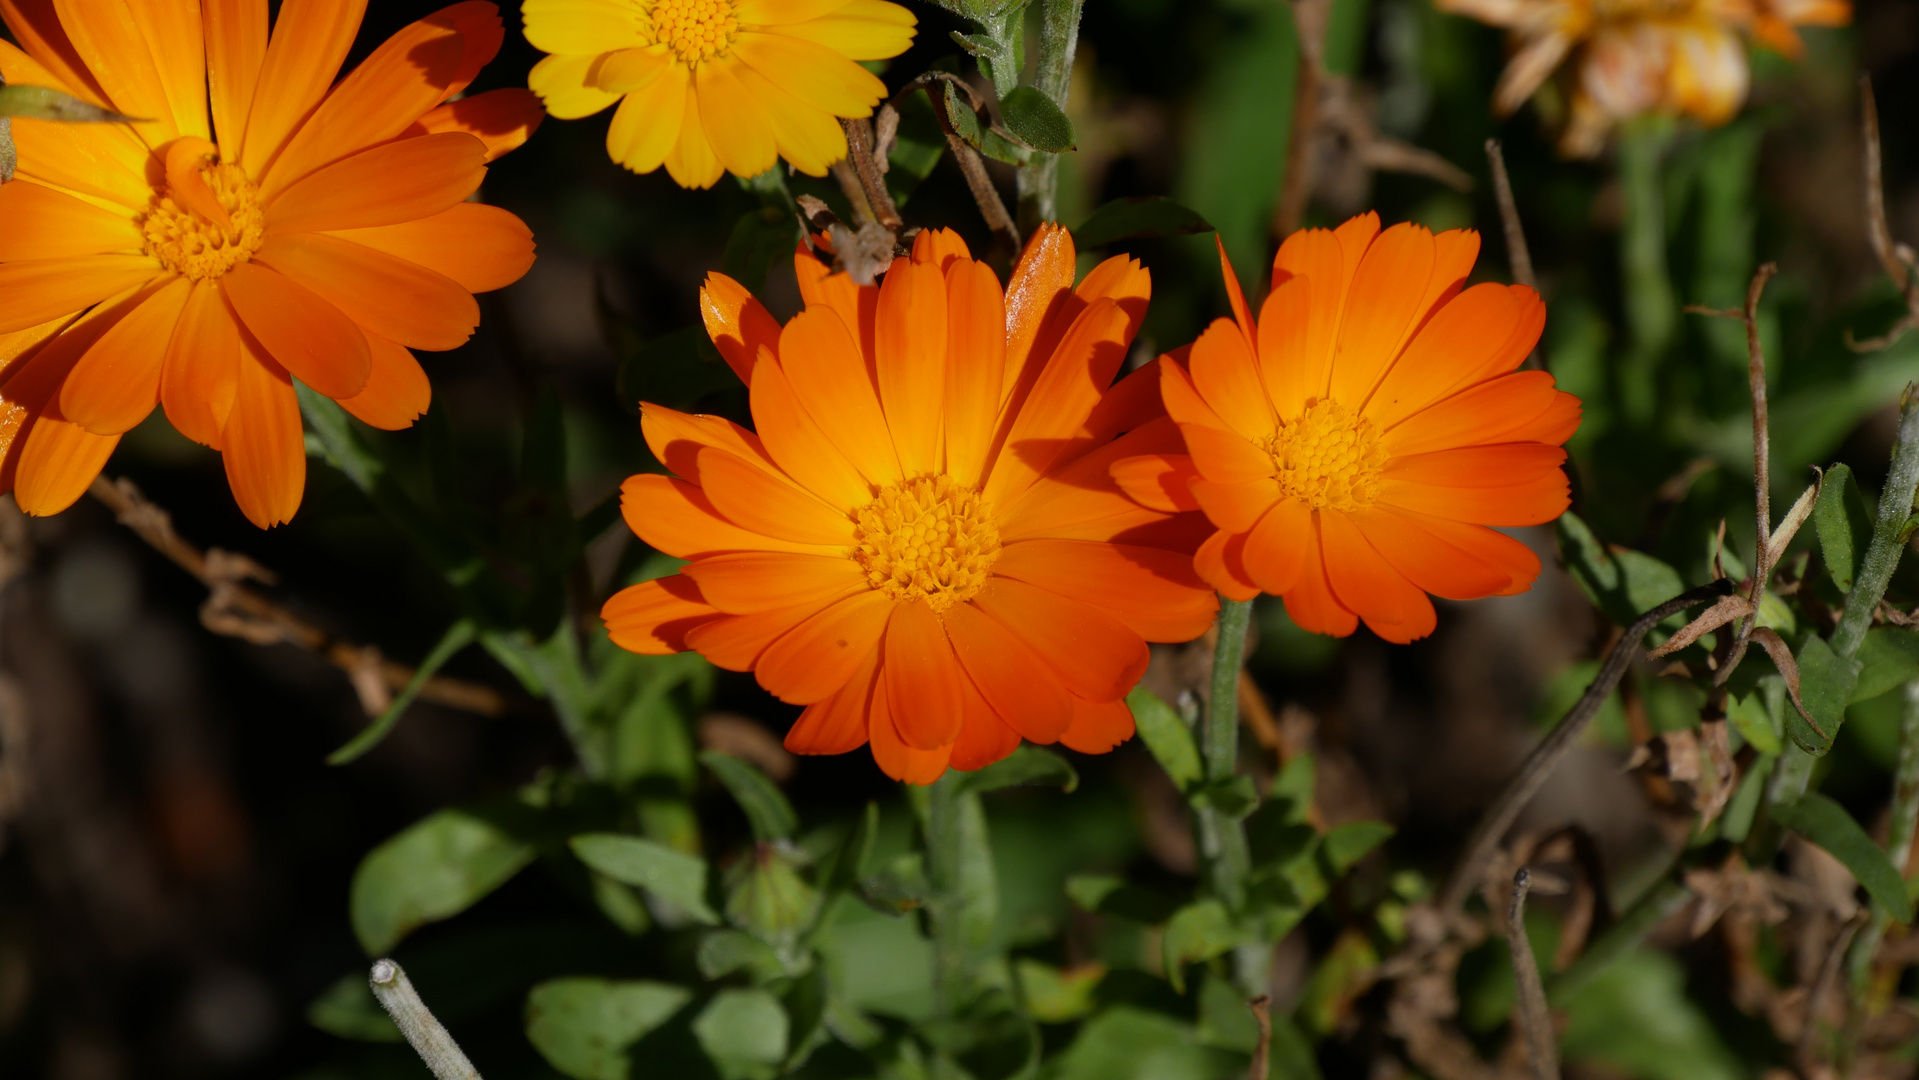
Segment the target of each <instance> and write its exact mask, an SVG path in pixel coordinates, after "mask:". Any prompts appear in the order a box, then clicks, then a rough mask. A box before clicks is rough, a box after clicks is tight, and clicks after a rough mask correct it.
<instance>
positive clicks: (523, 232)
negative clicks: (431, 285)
mask: <svg viewBox="0 0 1919 1080" xmlns="http://www.w3.org/2000/svg"><path fill="white" fill-rule="evenodd" d="M330 235H333V236H337V237H339V238H340V239H342V240H351V241H352V242H354V243H356V244H362V245H365V246H366V247H370V248H373V249H375V250H377V251H384V252H386V253H387V254H388V255H397V256H399V257H400V258H402V259H405V260H407V261H408V262H413V263H418V264H420V265H421V266H424V267H426V268H427V269H428V270H432V271H434V272H436V273H439V274H444V275H446V276H447V277H449V278H452V279H453V280H454V281H457V282H459V283H460V287H461V288H463V289H465V290H466V291H468V292H474V293H483V292H491V291H493V290H494V289H504V288H506V287H507V286H508V285H511V284H513V283H514V282H516V281H518V280H520V278H521V277H522V276H524V275H525V274H526V272H527V270H528V269H530V268H531V267H532V266H533V231H532V230H531V229H528V228H527V227H526V223H525V222H523V221H521V220H520V219H519V218H517V217H514V216H513V215H512V214H510V213H508V212H507V211H505V210H502V209H500V208H499V207H497V206H485V205H482V204H480V203H460V204H459V205H457V206H454V207H451V208H449V209H446V210H442V211H440V212H439V213H437V214H434V215H432V216H430V217H423V218H420V219H419V220H417V221H403V222H401V223H399V224H397V225H383V226H380V227H378V228H372V229H342V230H339V231H337V232H334V233H332V234H330Z"/></svg>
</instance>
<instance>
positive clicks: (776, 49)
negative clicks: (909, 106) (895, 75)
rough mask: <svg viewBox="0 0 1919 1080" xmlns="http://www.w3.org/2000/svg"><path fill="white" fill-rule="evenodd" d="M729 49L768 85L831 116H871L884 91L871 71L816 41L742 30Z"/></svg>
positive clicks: (884, 86)
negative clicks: (768, 82)
mask: <svg viewBox="0 0 1919 1080" xmlns="http://www.w3.org/2000/svg"><path fill="white" fill-rule="evenodd" d="M733 51H734V52H735V54H737V55H738V56H739V58H740V59H742V60H744V61H746V62H747V63H748V64H750V65H752V67H753V69H754V70H755V71H758V72H759V73H760V74H762V75H764V76H766V78H767V80H768V81H770V82H772V83H773V85H775V86H778V87H781V88H783V89H785V90H786V91H787V92H788V93H790V94H792V95H793V96H795V97H797V98H799V99H800V100H801V101H804V102H806V103H807V104H808V105H811V106H813V107H814V108H818V109H824V110H826V111H827V112H829V113H832V114H833V115H834V116H849V117H851V116H870V115H872V112H873V106H874V105H877V104H878V103H879V100H880V99H881V98H883V97H885V96H886V84H885V83H883V82H881V81H880V80H879V78H878V77H877V76H875V75H874V74H873V73H872V72H870V71H867V70H866V69H865V68H863V67H861V66H859V65H858V64H856V63H854V62H853V61H851V60H848V59H847V58H846V57H844V56H841V55H840V54H839V53H836V52H834V51H833V50H831V49H829V48H827V47H826V46H824V45H820V44H817V43H815V42H811V41H804V40H801V39H800V38H796V37H789V36H787V35H785V34H741V35H740V36H739V37H738V38H737V39H736V40H735V41H734V43H733Z"/></svg>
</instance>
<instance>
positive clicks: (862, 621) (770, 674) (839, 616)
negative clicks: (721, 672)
mask: <svg viewBox="0 0 1919 1080" xmlns="http://www.w3.org/2000/svg"><path fill="white" fill-rule="evenodd" d="M893 606H894V604H893V601H892V600H890V599H888V598H887V597H886V596H885V594H883V593H878V592H874V591H872V590H870V589H869V590H866V591H864V592H859V593H855V594H854V595H852V596H849V597H847V598H846V599H844V600H841V601H839V602H837V603H834V604H832V605H830V606H829V607H827V608H826V609H825V610H823V611H821V612H819V613H818V614H816V615H814V616H813V617H811V618H809V619H807V620H806V621H805V622H803V623H801V624H799V625H798V626H796V627H794V628H793V629H792V630H791V631H790V632H788V633H787V634H786V635H785V636H784V637H782V638H780V639H779V640H778V641H776V642H774V643H773V645H772V647H771V648H769V649H767V650H766V652H765V654H763V655H762V656H761V657H760V660H759V664H758V665H757V666H756V667H755V669H754V674H755V675H756V676H757V677H758V678H759V682H760V685H761V686H764V687H765V688H766V689H767V690H769V691H770V692H772V694H773V696H775V697H777V698H779V699H780V700H781V701H785V702H788V703H790V704H793V705H811V704H812V703H814V702H816V701H820V700H823V699H824V698H825V697H826V696H827V695H829V694H831V693H833V692H834V691H835V690H838V689H839V688H840V687H842V686H844V685H846V680H847V679H849V678H851V677H852V675H853V673H854V672H855V671H857V670H859V666H860V664H861V663H862V662H863V661H865V660H866V659H867V658H868V657H870V656H871V655H872V654H873V651H874V650H875V649H877V648H879V644H880V635H881V634H882V633H884V632H885V630H886V623H887V616H888V615H890V614H891V613H892V610H893Z"/></svg>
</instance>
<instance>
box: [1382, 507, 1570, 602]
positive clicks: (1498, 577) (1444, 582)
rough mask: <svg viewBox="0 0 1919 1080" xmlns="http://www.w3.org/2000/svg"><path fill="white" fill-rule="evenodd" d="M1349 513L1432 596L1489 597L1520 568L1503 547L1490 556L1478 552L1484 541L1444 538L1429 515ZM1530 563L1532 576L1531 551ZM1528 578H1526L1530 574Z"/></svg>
mask: <svg viewBox="0 0 1919 1080" xmlns="http://www.w3.org/2000/svg"><path fill="white" fill-rule="evenodd" d="M1350 516H1351V518H1352V522H1353V525H1354V526H1356V527H1357V528H1358V529H1359V531H1360V532H1361V533H1364V534H1365V536H1366V539H1367V540H1368V541H1369V542H1371V543H1372V545H1373V548H1374V549H1375V550H1377V551H1378V552H1379V554H1380V555H1381V556H1382V557H1384V558H1385V560H1386V561H1387V562H1388V563H1391V564H1392V566H1393V569H1395V570H1398V571H1399V572H1400V573H1401V574H1403V575H1405V577H1406V580H1408V581H1410V582H1412V583H1413V584H1414V585H1415V586H1417V587H1419V588H1420V589H1423V590H1425V591H1426V592H1429V593H1432V594H1433V595H1434V596H1443V597H1446V598H1447V599H1449V600H1477V599H1479V598H1480V597H1482V596H1493V595H1496V594H1498V593H1500V592H1503V591H1504V590H1505V589H1506V588H1507V587H1508V586H1510V585H1511V584H1512V583H1513V581H1514V579H1515V578H1516V577H1518V576H1519V575H1520V573H1521V572H1523V564H1521V565H1515V563H1516V562H1517V560H1515V559H1513V558H1512V556H1511V555H1508V554H1507V553H1505V552H1503V551H1502V552H1500V553H1499V554H1500V558H1499V559H1498V560H1497V561H1494V560H1488V559H1485V558H1482V557H1481V552H1482V551H1485V550H1486V545H1484V544H1480V545H1478V547H1477V550H1475V549H1474V548H1462V547H1458V546H1455V545H1454V544H1451V543H1449V542H1447V539H1446V538H1445V537H1444V536H1442V535H1439V534H1438V533H1437V532H1436V531H1435V530H1434V529H1432V528H1428V527H1426V523H1427V522H1429V521H1432V520H1433V519H1431V518H1423V517H1421V516H1420V515H1416V514H1409V513H1407V512H1405V511H1403V510H1394V509H1392V508H1391V507H1385V506H1375V507H1371V508H1369V509H1366V510H1360V511H1355V512H1354V513H1352V514H1351V515H1350ZM1446 524H1447V525H1450V526H1452V527H1453V528H1461V527H1462V526H1460V525H1459V524H1458V523H1456V522H1447V523H1446ZM1463 528H1466V529H1472V530H1475V531H1478V532H1482V533H1484V534H1485V535H1490V536H1498V535H1499V534H1498V533H1494V532H1490V531H1489V530H1483V529H1480V528H1479V526H1477V525H1466V526H1463ZM1501 539H1506V540H1507V541H1508V543H1511V544H1514V545H1516V546H1517V547H1518V548H1519V549H1520V550H1521V551H1525V552H1526V554H1527V555H1531V554H1532V553H1531V551H1530V550H1528V549H1527V548H1526V546H1525V545H1524V544H1521V543H1519V542H1518V541H1517V540H1511V539H1510V538H1506V537H1501ZM1531 564H1532V567H1533V570H1532V576H1537V575H1538V573H1539V571H1538V569H1537V567H1538V566H1539V560H1538V557H1537V556H1533V558H1532V559H1531ZM1527 580H1528V582H1529V583H1530V581H1531V577H1528V578H1527Z"/></svg>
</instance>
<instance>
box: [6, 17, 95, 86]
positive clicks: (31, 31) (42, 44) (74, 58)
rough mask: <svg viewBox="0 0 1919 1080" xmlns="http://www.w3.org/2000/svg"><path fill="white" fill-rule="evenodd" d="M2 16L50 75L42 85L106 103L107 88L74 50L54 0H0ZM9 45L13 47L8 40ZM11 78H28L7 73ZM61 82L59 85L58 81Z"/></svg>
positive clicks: (14, 36)
mask: <svg viewBox="0 0 1919 1080" xmlns="http://www.w3.org/2000/svg"><path fill="white" fill-rule="evenodd" d="M0 18H4V19H5V20H6V24H7V30H8V31H10V32H11V33H12V34H13V39H14V41H18V42H19V43H20V46H21V47H22V48H25V49H26V53H24V54H22V55H27V54H31V55H32V57H33V59H34V61H35V62H36V65H37V66H42V67H44V69H45V70H46V72H47V74H48V75H49V76H51V78H47V79H40V80H38V81H37V83H35V85H39V86H54V87H55V89H61V90H65V91H67V92H68V93H72V94H75V95H76V96H78V97H79V98H80V99H81V100H83V101H86V102H88V103H90V104H93V105H105V104H106V103H107V95H106V91H104V90H102V89H101V88H100V84H99V83H98V82H95V81H94V78H93V73H92V72H89V71H88V70H87V66H86V64H85V63H83V62H82V61H81V59H80V55H79V53H77V52H75V51H74V48H73V42H72V41H71V40H69V39H68V37H67V30H66V27H64V26H62V25H61V24H60V13H59V12H58V11H56V10H55V9H54V6H53V0H0ZM7 47H8V48H13V46H12V44H11V43H9V44H8V46H7ZM7 81H8V82H27V81H28V80H24V79H18V78H15V77H14V75H13V73H12V72H8V73H7ZM56 82H57V83H58V85H57V86H56V85H55V83H56Z"/></svg>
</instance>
